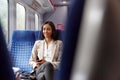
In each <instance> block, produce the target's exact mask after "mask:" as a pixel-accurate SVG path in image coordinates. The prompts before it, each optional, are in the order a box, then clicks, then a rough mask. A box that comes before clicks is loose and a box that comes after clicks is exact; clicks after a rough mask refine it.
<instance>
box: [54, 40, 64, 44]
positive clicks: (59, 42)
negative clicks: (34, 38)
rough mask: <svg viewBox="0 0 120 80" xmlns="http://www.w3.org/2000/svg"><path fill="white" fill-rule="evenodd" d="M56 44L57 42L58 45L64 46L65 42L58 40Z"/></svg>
mask: <svg viewBox="0 0 120 80" xmlns="http://www.w3.org/2000/svg"><path fill="white" fill-rule="evenodd" d="M55 42H56V43H57V44H60V45H62V44H63V42H62V41H61V40H56V41H55Z"/></svg>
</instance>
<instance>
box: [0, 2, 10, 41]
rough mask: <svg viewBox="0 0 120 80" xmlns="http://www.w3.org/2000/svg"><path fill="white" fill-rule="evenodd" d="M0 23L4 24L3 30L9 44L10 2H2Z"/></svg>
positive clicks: (0, 3) (0, 5)
mask: <svg viewBox="0 0 120 80" xmlns="http://www.w3.org/2000/svg"><path fill="white" fill-rule="evenodd" d="M0 22H1V23H2V29H3V32H4V36H5V39H6V42H7V43H8V2H7V0H1V1H0Z"/></svg>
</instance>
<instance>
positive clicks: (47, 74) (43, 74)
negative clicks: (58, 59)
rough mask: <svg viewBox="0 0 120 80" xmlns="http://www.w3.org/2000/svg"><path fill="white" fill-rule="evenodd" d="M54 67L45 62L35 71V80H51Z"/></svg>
mask: <svg viewBox="0 0 120 80" xmlns="http://www.w3.org/2000/svg"><path fill="white" fill-rule="evenodd" d="M53 75H54V67H53V65H52V64H51V63H50V62H45V63H43V64H42V65H40V66H39V67H38V68H37V69H36V73H35V76H36V79H37V80H53Z"/></svg>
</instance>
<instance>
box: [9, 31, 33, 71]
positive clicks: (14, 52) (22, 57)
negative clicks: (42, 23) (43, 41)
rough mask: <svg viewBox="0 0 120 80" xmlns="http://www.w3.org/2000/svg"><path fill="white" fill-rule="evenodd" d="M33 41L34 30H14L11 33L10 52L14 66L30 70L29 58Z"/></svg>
mask: <svg viewBox="0 0 120 80" xmlns="http://www.w3.org/2000/svg"><path fill="white" fill-rule="evenodd" d="M34 42H35V31H30V30H28V31H25V30H15V31H13V34H12V40H11V44H10V45H11V47H10V54H11V58H12V62H13V66H14V67H19V68H20V70H21V71H28V72H29V71H31V70H32V68H31V67H30V65H29V58H30V55H31V50H32V47H33V45H34Z"/></svg>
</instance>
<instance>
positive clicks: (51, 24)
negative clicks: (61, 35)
mask: <svg viewBox="0 0 120 80" xmlns="http://www.w3.org/2000/svg"><path fill="white" fill-rule="evenodd" d="M45 24H49V25H50V26H51V28H52V36H51V37H52V39H53V40H57V34H56V28H55V25H54V23H53V22H52V21H46V22H45V23H44V24H43V25H42V28H41V40H43V39H45V37H44V35H43V26H44V25H45Z"/></svg>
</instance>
